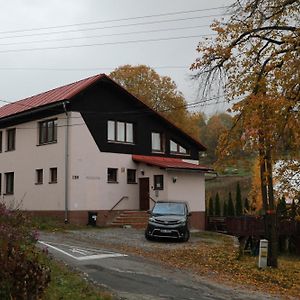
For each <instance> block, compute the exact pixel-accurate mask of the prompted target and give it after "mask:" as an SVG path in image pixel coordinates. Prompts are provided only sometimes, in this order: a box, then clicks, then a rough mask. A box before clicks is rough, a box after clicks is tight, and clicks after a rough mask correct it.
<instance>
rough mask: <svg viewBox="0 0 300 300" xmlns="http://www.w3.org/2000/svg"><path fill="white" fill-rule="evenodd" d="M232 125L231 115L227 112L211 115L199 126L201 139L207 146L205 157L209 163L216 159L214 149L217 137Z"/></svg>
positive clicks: (216, 144)
mask: <svg viewBox="0 0 300 300" xmlns="http://www.w3.org/2000/svg"><path fill="white" fill-rule="evenodd" d="M231 126H232V117H231V116H230V115H229V114H227V113H220V114H215V115H212V116H211V117H210V118H209V119H208V121H207V123H204V124H202V126H201V127H200V137H201V140H203V141H205V146H206V147H207V158H208V161H209V162H210V163H213V162H215V161H216V160H217V156H216V149H217V146H218V141H219V137H220V136H221V134H222V133H224V132H225V131H226V130H229V129H230V128H231Z"/></svg>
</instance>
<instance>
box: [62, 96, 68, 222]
mask: <svg viewBox="0 0 300 300" xmlns="http://www.w3.org/2000/svg"><path fill="white" fill-rule="evenodd" d="M63 108H64V111H65V114H66V127H65V224H67V223H68V222H69V218H68V212H69V207H68V206H69V201H68V199H69V191H68V186H69V113H68V111H67V108H66V102H63Z"/></svg>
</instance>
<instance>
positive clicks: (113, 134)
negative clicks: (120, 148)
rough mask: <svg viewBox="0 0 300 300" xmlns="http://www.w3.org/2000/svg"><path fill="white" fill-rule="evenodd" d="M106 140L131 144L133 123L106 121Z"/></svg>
mask: <svg viewBox="0 0 300 300" xmlns="http://www.w3.org/2000/svg"><path fill="white" fill-rule="evenodd" d="M107 140H108V141H109V142H119V143H129V144H133V124H132V123H127V122H120V121H111V120H110V121H107Z"/></svg>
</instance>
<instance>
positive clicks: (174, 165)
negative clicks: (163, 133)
mask: <svg viewBox="0 0 300 300" xmlns="http://www.w3.org/2000/svg"><path fill="white" fill-rule="evenodd" d="M132 160H133V161H135V162H141V163H145V164H148V165H151V166H156V167H160V168H165V169H184V170H194V171H202V172H208V171H212V169H210V168H208V167H205V166H201V165H196V164H192V163H188V162H185V161H183V160H182V159H179V158H170V157H162V156H145V155H132Z"/></svg>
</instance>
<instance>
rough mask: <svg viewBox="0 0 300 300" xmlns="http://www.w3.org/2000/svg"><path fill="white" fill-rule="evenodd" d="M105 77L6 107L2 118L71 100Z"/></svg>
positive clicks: (49, 92) (57, 89)
mask: <svg viewBox="0 0 300 300" xmlns="http://www.w3.org/2000/svg"><path fill="white" fill-rule="evenodd" d="M103 76H105V75H104V74H99V75H96V76H92V77H88V78H85V79H83V80H80V81H77V82H73V83H71V84H67V85H64V86H61V87H58V88H56V89H53V90H50V91H47V92H45V93H41V94H38V95H35V96H32V97H29V98H26V99H23V100H20V101H17V102H13V103H11V104H7V105H4V106H2V107H0V118H4V117H8V116H10V115H14V114H17V113H20V112H23V111H26V110H30V109H33V108H37V107H39V106H43V105H47V104H51V103H55V102H59V101H62V100H69V99H70V98H72V97H73V96H75V95H76V94H78V93H79V92H81V91H82V90H84V89H85V88H87V87H88V86H89V85H91V84H92V83H94V82H95V81H97V80H98V79H99V78H101V77H103Z"/></svg>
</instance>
